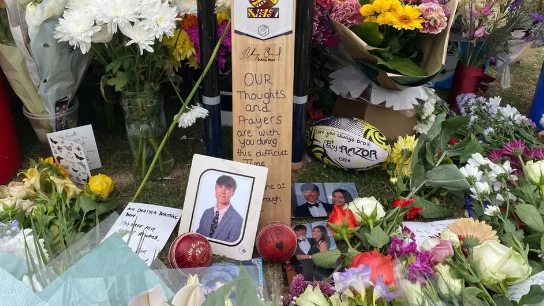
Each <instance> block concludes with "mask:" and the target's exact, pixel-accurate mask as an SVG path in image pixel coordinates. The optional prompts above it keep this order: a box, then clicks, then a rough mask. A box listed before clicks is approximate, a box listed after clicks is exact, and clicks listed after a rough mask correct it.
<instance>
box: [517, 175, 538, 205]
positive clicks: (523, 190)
mask: <svg viewBox="0 0 544 306" xmlns="http://www.w3.org/2000/svg"><path fill="white" fill-rule="evenodd" d="M523 181H525V180H523ZM521 182H522V180H520V183H521ZM522 185H523V186H522V187H519V188H511V191H512V193H513V194H514V195H515V196H516V197H518V198H521V199H522V200H523V201H524V202H525V203H527V204H531V205H533V206H534V207H539V206H540V201H541V200H540V194H539V192H538V188H537V187H536V186H534V185H531V184H522Z"/></svg>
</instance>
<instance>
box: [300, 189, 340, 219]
mask: <svg viewBox="0 0 544 306" xmlns="http://www.w3.org/2000/svg"><path fill="white" fill-rule="evenodd" d="M291 188H292V192H291V209H292V213H291V215H292V216H293V218H314V217H327V216H328V215H329V214H330V213H331V211H332V204H330V203H329V202H328V200H327V195H326V193H325V186H324V185H323V183H294V184H292V187H291Z"/></svg>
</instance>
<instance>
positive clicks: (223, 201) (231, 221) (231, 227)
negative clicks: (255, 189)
mask: <svg viewBox="0 0 544 306" xmlns="http://www.w3.org/2000/svg"><path fill="white" fill-rule="evenodd" d="M213 183H214V184H213V185H211V186H209V185H210V184H209V183H208V184H207V185H206V186H204V187H203V188H204V190H205V191H204V192H203V193H202V196H201V197H200V198H199V201H198V203H197V208H196V209H197V218H196V219H195V222H194V224H193V231H194V232H196V233H199V234H201V235H203V236H205V237H208V238H212V239H215V240H219V241H223V242H229V243H233V242H236V241H238V239H239V238H240V236H241V233H242V232H243V230H244V224H245V220H244V219H245V215H246V212H247V209H248V207H249V203H250V193H248V190H250V188H251V186H247V180H242V179H241V178H236V176H235V175H232V174H229V175H226V174H223V175H220V176H219V177H218V178H217V179H216V180H215V181H214V182H213ZM241 185H242V186H241ZM240 189H242V190H240ZM238 192H240V193H241V195H240V196H238V197H237V194H238ZM212 195H213V197H212Z"/></svg>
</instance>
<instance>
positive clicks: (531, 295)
mask: <svg viewBox="0 0 544 306" xmlns="http://www.w3.org/2000/svg"><path fill="white" fill-rule="evenodd" d="M543 300H544V289H542V287H540V286H539V285H532V286H531V287H530V289H529V292H528V293H527V294H526V295H524V296H522V297H521V299H520V300H519V306H523V305H526V304H536V303H540V302H542V301H543Z"/></svg>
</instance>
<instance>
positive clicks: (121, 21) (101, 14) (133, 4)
mask: <svg viewBox="0 0 544 306" xmlns="http://www.w3.org/2000/svg"><path fill="white" fill-rule="evenodd" d="M139 10H140V6H139V5H138V3H137V1H135V0H103V1H101V2H100V3H99V4H98V10H97V12H96V21H97V22H98V24H107V25H108V31H109V32H110V33H113V34H115V33H117V28H121V29H124V28H126V27H129V26H130V23H131V22H136V21H137V18H138V14H139ZM125 35H126V34H125Z"/></svg>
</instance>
